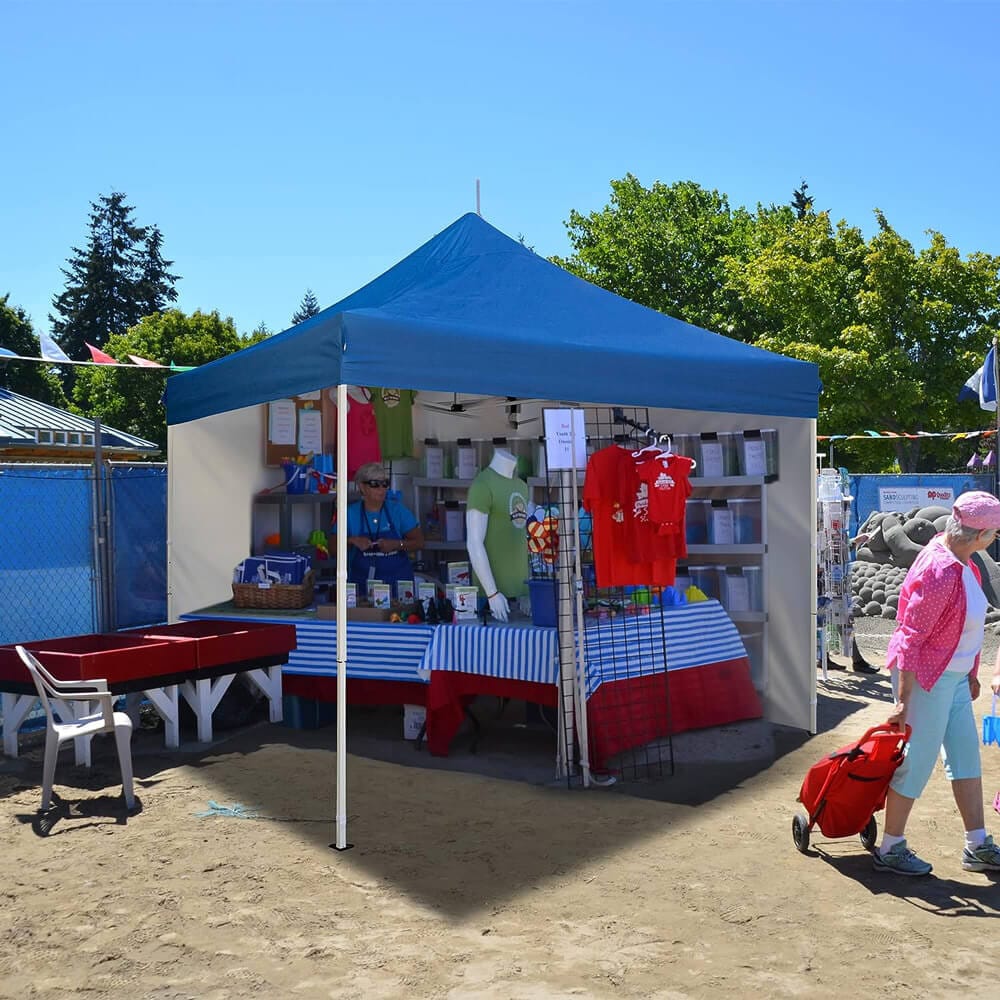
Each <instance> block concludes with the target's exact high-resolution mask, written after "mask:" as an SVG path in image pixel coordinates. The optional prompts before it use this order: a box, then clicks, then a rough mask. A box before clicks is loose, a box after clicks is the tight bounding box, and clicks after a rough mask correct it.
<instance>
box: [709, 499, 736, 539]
mask: <svg viewBox="0 0 1000 1000" xmlns="http://www.w3.org/2000/svg"><path fill="white" fill-rule="evenodd" d="M709 503H710V507H709V508H708V544H709V545H733V544H734V543H735V540H736V539H735V535H734V533H733V511H732V509H731V508H730V506H729V501H728V500H711V501H709Z"/></svg>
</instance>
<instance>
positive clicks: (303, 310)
mask: <svg viewBox="0 0 1000 1000" xmlns="http://www.w3.org/2000/svg"><path fill="white" fill-rule="evenodd" d="M318 312H319V302H317V301H316V296H315V295H313V290H312V289H311V288H307V289H306V294H305V295H303V296H302V301H301V302H300V303H299V308H298V309H296V310H295V312H294V313H292V326H295V324H296V323H302V322H303V321H304V320H307V319H309V317H310V316H315V315H316V314H317V313H318ZM261 325H263V324H261Z"/></svg>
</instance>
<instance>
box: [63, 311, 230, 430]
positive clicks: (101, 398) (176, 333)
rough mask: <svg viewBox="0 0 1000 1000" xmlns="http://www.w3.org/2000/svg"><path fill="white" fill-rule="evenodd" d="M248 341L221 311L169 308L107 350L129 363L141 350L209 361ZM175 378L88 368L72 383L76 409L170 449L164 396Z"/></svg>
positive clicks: (176, 360)
mask: <svg viewBox="0 0 1000 1000" xmlns="http://www.w3.org/2000/svg"><path fill="white" fill-rule="evenodd" d="M247 344H248V341H246V340H244V339H241V338H240V336H239V334H238V333H237V332H236V327H235V326H234V325H233V321H232V319H230V318H226V319H222V318H221V317H220V316H219V314H218V312H211V313H203V312H195V313H192V314H191V315H190V316H187V315H185V314H184V313H183V312H181V311H180V310H179V309H169V310H167V311H166V312H163V313H157V314H154V315H150V316H145V317H143V319H141V320H140V321H139V322H138V323H136V325H135V326H133V327H132V328H131V329H130V330H128V331H127V332H126V333H124V334H116V335H115V336H113V337H110V338H109V339H108V341H107V343H106V344H105V345H104V350H105V351H106V352H107V353H108V354H110V355H111V356H112V357H114V358H115V359H117V360H118V361H123V362H126V363H127V362H128V360H129V359H128V355H129V354H136V355H138V356H139V357H143V358H149V359H151V360H156V361H161V362H163V363H164V364H169V363H173V364H176V365H204V364H208V362H209V361H215V360H216V359H217V358H221V357H224V356H225V355H227V354H232V353H233V352H234V351H238V350H240V349H241V348H243V347H245V346H247ZM175 377H176V375H168V374H167V373H166V372H165V371H163V369H160V368H115V367H113V366H110V365H109V366H106V367H104V366H97V367H94V368H83V369H81V370H80V373H79V376H78V378H77V381H76V385H75V386H74V387H73V403H74V409H75V410H77V411H78V412H80V413H85V414H86V415H87V416H89V417H96V418H99V419H100V420H101V421H102V422H104V423H107V424H109V425H110V426H112V427H115V428H117V429H118V430H123V431H127V432H128V433H130V434H137V435H138V436H139V437H141V438H145V439H146V440H147V441H154V442H155V443H156V444H158V445H159V446H160V448H161V449H166V441H167V427H166V412H165V410H164V408H163V404H162V403H161V401H160V400H161V398H162V396H163V390H164V387H165V385H166V380H167V379H168V378H175Z"/></svg>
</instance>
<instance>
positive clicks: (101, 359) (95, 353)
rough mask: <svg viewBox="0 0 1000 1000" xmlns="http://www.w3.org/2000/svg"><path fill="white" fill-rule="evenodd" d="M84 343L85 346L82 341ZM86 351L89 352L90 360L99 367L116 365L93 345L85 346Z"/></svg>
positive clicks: (109, 356) (111, 358) (107, 355)
mask: <svg viewBox="0 0 1000 1000" xmlns="http://www.w3.org/2000/svg"><path fill="white" fill-rule="evenodd" d="M84 343H85V344H87V341H84ZM87 349H88V350H89V351H90V360H91V361H95V362H96V363H97V364H99V365H116V364H118V362H117V361H116V360H115V359H114V358H113V357H111V355H110V354H105V353H104V351H101V350H98V349H97V348H96V347H94V345H93V344H87Z"/></svg>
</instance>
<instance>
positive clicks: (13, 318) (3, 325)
mask: <svg viewBox="0 0 1000 1000" xmlns="http://www.w3.org/2000/svg"><path fill="white" fill-rule="evenodd" d="M9 299H10V295H9V294H7V295H4V296H2V297H0V347H5V348H7V350H8V351H13V352H14V353H15V354H20V355H21V356H22V357H25V358H37V357H39V356H40V354H41V345H40V344H39V342H38V335H37V334H36V333H35V331H34V328H33V327H32V325H31V320H30V319H29V318H28V315H27V313H25V311H24V310H23V309H22V308H21V307H20V306H12V305H9V304H8V301H9ZM0 386H2V387H3V388H4V389H10V391H11V392H17V393H20V394H21V395H22V396H29V397H30V398H31V399H37V400H38V401H39V402H41V403H48V404H50V405H51V406H58V407H59V408H60V409H65V408H66V407H67V406H68V405H69V403H68V400H67V399H66V394H65V393H64V392H63V388H62V383H61V382H60V381H59V378H58V376H56V375H55V374H53V371H52V370H51V369H49V368H46V367H45V366H44V365H40V364H36V363H35V362H31V361H7V362H4V361H3V359H2V358H0Z"/></svg>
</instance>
